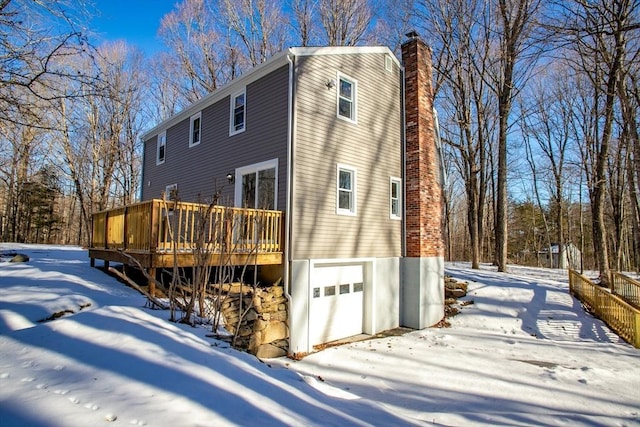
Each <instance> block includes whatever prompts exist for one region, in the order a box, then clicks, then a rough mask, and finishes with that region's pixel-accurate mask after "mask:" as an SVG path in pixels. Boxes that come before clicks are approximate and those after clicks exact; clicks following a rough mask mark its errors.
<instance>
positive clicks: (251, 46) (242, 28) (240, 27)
mask: <svg viewBox="0 0 640 427" xmlns="http://www.w3.org/2000/svg"><path fill="white" fill-rule="evenodd" d="M223 4H224V8H223V9H222V11H223V12H224V13H223V15H222V16H223V19H224V20H225V22H226V25H227V26H228V28H229V29H230V30H231V31H232V32H233V33H234V34H235V35H237V37H238V38H239V39H240V41H241V43H242V46H243V48H244V52H245V53H246V57H247V59H248V62H249V64H250V65H251V66H252V67H255V66H256V65H258V64H261V63H263V62H265V61H266V60H267V59H268V58H269V57H271V56H272V55H274V54H276V53H278V52H279V51H281V50H282V49H283V47H284V42H285V38H286V33H285V31H284V29H285V28H286V27H285V26H283V25H282V22H283V20H284V14H283V12H282V10H281V4H280V3H279V2H277V1H275V0H223Z"/></svg>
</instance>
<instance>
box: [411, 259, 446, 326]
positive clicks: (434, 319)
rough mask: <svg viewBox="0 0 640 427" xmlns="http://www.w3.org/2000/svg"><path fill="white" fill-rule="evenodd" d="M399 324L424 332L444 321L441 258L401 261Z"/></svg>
mask: <svg viewBox="0 0 640 427" xmlns="http://www.w3.org/2000/svg"><path fill="white" fill-rule="evenodd" d="M401 266H402V300H401V306H400V313H401V319H400V324H401V325H402V326H407V327H409V328H414V329H422V328H427V327H429V326H433V325H435V324H436V323H438V322H439V321H440V320H441V319H442V318H443V317H444V258H443V257H420V258H403V259H402V260H401Z"/></svg>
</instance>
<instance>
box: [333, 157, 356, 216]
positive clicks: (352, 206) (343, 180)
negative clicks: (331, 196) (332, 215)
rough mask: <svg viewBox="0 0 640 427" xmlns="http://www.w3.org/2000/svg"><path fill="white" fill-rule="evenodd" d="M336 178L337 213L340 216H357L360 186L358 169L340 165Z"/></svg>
mask: <svg viewBox="0 0 640 427" xmlns="http://www.w3.org/2000/svg"><path fill="white" fill-rule="evenodd" d="M336 178H337V188H336V213H337V214H338V215H351V216H354V215H356V214H357V203H356V201H357V185H358V183H357V182H358V181H357V170H356V168H354V167H352V166H347V165H342V164H338V166H337V174H336Z"/></svg>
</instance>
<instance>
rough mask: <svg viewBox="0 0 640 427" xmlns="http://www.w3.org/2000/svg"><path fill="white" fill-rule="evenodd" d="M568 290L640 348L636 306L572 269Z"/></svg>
mask: <svg viewBox="0 0 640 427" xmlns="http://www.w3.org/2000/svg"><path fill="white" fill-rule="evenodd" d="M624 286H626V285H624ZM621 289H622V288H621ZM569 291H570V292H571V294H572V295H574V296H575V297H576V298H578V299H579V300H580V301H581V302H582V303H583V304H584V305H585V306H586V307H587V308H588V309H589V310H590V311H591V312H592V313H593V314H595V315H596V316H597V317H598V318H600V319H602V320H603V321H604V322H605V323H606V324H607V325H608V326H609V327H610V328H611V329H612V330H613V331H615V332H616V333H617V334H618V335H619V336H620V337H621V338H623V339H624V340H625V341H627V342H629V343H630V344H632V345H633V346H634V347H636V348H640V310H639V309H638V308H636V307H634V306H633V305H632V304H631V303H630V302H627V301H625V300H624V299H623V298H622V297H621V296H618V295H614V294H613V293H612V292H611V291H610V290H609V289H607V288H603V287H601V286H598V285H596V284H595V283H593V282H591V281H590V280H589V279H588V278H586V277H584V276H582V275H581V274H580V273H578V272H576V271H574V270H569ZM636 292H637V290H636ZM636 295H637V294H636Z"/></svg>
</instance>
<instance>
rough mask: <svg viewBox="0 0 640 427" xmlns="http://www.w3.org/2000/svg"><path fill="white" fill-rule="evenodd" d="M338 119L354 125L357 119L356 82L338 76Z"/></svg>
mask: <svg viewBox="0 0 640 427" xmlns="http://www.w3.org/2000/svg"><path fill="white" fill-rule="evenodd" d="M338 82H339V83H338V117H339V118H341V119H345V120H348V121H350V122H353V123H356V121H357V120H356V119H357V99H356V97H357V90H358V88H357V82H356V81H355V80H354V79H352V78H350V77H347V76H344V75H342V74H338Z"/></svg>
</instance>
